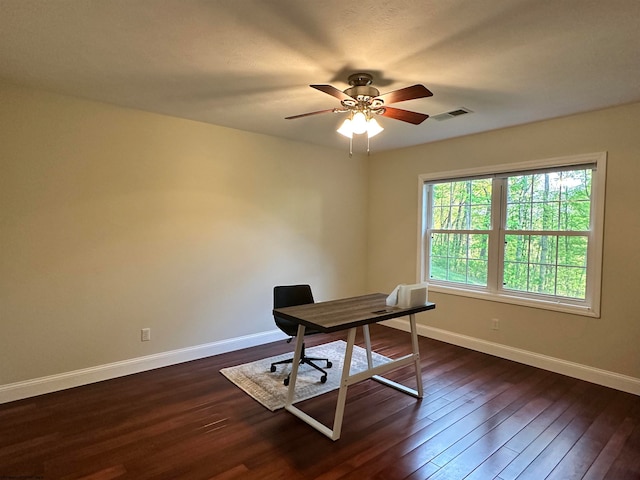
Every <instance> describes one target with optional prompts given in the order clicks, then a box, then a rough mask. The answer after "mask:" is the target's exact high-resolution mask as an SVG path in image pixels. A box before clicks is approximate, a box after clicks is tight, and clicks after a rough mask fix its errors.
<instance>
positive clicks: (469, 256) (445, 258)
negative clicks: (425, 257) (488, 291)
mask: <svg viewBox="0 0 640 480" xmlns="http://www.w3.org/2000/svg"><path fill="white" fill-rule="evenodd" d="M488 239H489V237H488V235H486V234H471V235H470V234H466V233H464V234H459V233H434V234H432V235H431V252H430V253H431V254H430V256H429V258H430V264H429V272H430V278H431V279H434V280H447V281H450V282H457V283H464V284H469V285H484V286H486V284H487V267H488V263H487V247H488Z"/></svg>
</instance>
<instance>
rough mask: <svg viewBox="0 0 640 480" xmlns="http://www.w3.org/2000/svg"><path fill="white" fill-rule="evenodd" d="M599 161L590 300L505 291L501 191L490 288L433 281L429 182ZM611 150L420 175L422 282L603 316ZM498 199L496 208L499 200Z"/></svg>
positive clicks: (494, 217)
mask: <svg viewBox="0 0 640 480" xmlns="http://www.w3.org/2000/svg"><path fill="white" fill-rule="evenodd" d="M589 164H591V165H595V168H594V170H593V175H592V179H591V188H592V193H591V222H590V225H591V229H590V231H589V235H588V239H589V243H588V245H589V246H588V250H587V291H586V295H585V299H584V300H574V299H565V298H561V297H554V296H549V297H545V296H541V295H532V294H529V293H527V292H517V291H505V290H504V289H500V288H499V286H498V278H501V275H502V274H501V269H502V268H503V266H502V264H503V255H504V251H503V249H504V245H503V242H500V241H499V239H500V238H504V235H505V233H504V220H503V219H504V212H499V215H496V214H495V209H496V208H498V209H499V210H501V209H502V208H504V205H505V201H504V199H503V198H501V197H503V195H502V194H501V192H496V191H493V192H492V202H493V203H494V205H493V206H492V225H491V233H489V262H490V263H489V266H488V270H489V271H488V275H489V277H488V282H487V287H482V286H472V285H465V284H459V283H452V282H445V281H439V280H433V279H430V278H429V257H428V252H429V241H430V240H429V235H428V233H427V228H428V225H427V215H428V213H429V205H428V202H427V200H428V199H427V195H426V194H425V191H426V184H428V183H433V182H437V181H448V180H464V179H471V178H474V177H476V178H477V177H487V176H494V177H500V176H503V175H513V174H517V173H518V172H528V171H531V170H542V169H553V168H566V167H580V166H581V165H589ZM606 164H607V153H606V152H596V153H588V154H583V155H573V156H566V157H556V158H549V159H543V160H533V161H528V162H520V163H513V164H503V165H493V166H488V167H479V168H472V169H464V170H455V171H448V172H438V173H430V174H421V175H419V177H418V198H419V208H418V226H419V228H418V255H417V258H418V271H417V276H418V281H419V282H427V283H429V290H430V291H433V292H438V293H446V294H451V295H460V296H465V297H472V298H479V299H483V300H489V301H496V302H503V303H510V304H515V305H523V306H527V307H534V308H542V309H547V310H555V311H559V312H565V313H571V314H577V315H584V316H589V317H596V318H599V317H600V297H601V284H602V250H603V236H604V203H605V185H606ZM496 201H498V205H497V207H496V205H495V202H496Z"/></svg>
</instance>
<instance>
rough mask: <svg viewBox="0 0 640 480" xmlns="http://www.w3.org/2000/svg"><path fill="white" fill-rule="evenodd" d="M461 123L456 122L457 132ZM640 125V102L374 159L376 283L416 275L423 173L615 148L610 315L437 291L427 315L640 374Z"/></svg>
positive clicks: (371, 258) (376, 286)
mask: <svg viewBox="0 0 640 480" xmlns="http://www.w3.org/2000/svg"><path fill="white" fill-rule="evenodd" d="M474 115H481V113H476V114H474ZM456 121H458V120H451V121H450V122H451V123H450V125H451V128H455V123H454V122H456ZM460 121H464V120H463V119H460ZM638 125H640V104H633V105H627V106H622V107H618V108H612V109H607V110H602V111H597V112H591V113H585V114H581V115H575V116H571V117H566V118H561V119H555V120H550V121H545V122H539V123H535V124H529V125H524V126H520V127H514V128H509V129H504V130H498V131H493V132H488V133H483V134H478V135H472V136H466V137H461V138H457V139H452V140H448V141H442V142H436V143H431V144H426V145H422V146H419V147H414V148H407V149H402V150H396V151H392V152H386V153H383V154H378V155H375V156H374V157H372V159H371V161H370V192H369V195H370V198H369V226H368V232H369V233H368V241H369V250H368V269H369V270H368V279H369V284H368V287H369V288H370V289H371V290H380V291H388V290H390V289H391V288H393V287H394V286H395V285H396V284H398V283H411V282H413V281H415V280H416V275H417V273H416V271H417V264H416V263H417V260H416V256H417V241H418V240H417V239H418V234H417V222H418V175H419V174H421V173H431V172H441V171H449V170H457V169H464V168H472V167H479V166H484V165H494V164H505V163H514V162H522V161H527V160H536V159H545V158H552V157H558V156H564V155H575V154H580V153H590V152H600V151H606V152H608V168H607V186H606V188H607V196H606V206H605V238H604V262H603V284H602V316H601V318H590V317H582V316H577V315H568V314H561V313H555V312H551V311H548V310H539V309H534V308H528V307H519V306H514V305H507V304H501V303H495V302H488V301H483V300H476V299H471V298H465V297H460V296H453V295H445V294H437V293H430V299H431V300H433V301H435V302H436V303H437V308H436V310H435V311H433V312H429V313H427V314H423V315H421V316H420V317H419V319H418V321H419V322H420V323H422V324H424V325H429V326H433V327H436V328H440V329H444V330H449V331H451V332H454V333H456V334H462V335H467V336H470V337H474V338H478V339H481V340H485V341H489V342H495V343H499V344H504V345H507V346H510V347H515V348H519V349H523V350H527V351H531V352H535V353H539V354H543V355H548V356H551V357H555V358H558V359H563V360H567V361H571V362H576V363H579V364H581V365H586V366H590V367H595V368H599V369H603V370H607V371H610V372H615V373H619V374H622V375H628V376H631V377H635V378H640V347H639V345H640V248H639V247H638V245H639V239H640V200H639V196H638V195H639V194H640V187H639V186H640V183H639V182H640V135H639V134H638ZM425 128H428V126H425ZM491 318H499V319H500V330H499V331H497V332H496V331H492V330H491V329H490V319H491Z"/></svg>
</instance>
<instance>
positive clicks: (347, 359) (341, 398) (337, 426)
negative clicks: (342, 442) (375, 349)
mask: <svg viewBox="0 0 640 480" xmlns="http://www.w3.org/2000/svg"><path fill="white" fill-rule="evenodd" d="M355 341H356V329H355V328H350V329H349V334H348V335H347V349H346V350H345V352H344V365H343V366H342V377H341V378H340V390H339V391H338V404H337V405H336V415H335V417H334V419H333V432H332V437H331V438H332V440H338V439H339V438H340V433H341V432H342V418H343V416H344V405H345V402H346V400H347V388H348V387H349V373H350V370H351V357H352V354H353V345H354V343H355Z"/></svg>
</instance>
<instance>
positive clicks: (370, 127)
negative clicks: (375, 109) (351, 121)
mask: <svg viewBox="0 0 640 480" xmlns="http://www.w3.org/2000/svg"><path fill="white" fill-rule="evenodd" d="M383 130H384V128H382V127H381V126H380V124H379V123H378V122H377V121H376V119H375V118H372V119H371V120H369V122H368V123H367V134H368V135H369V138H371V137H375V136H376V135H377V134H379V133H380V132H381V131H383Z"/></svg>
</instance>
